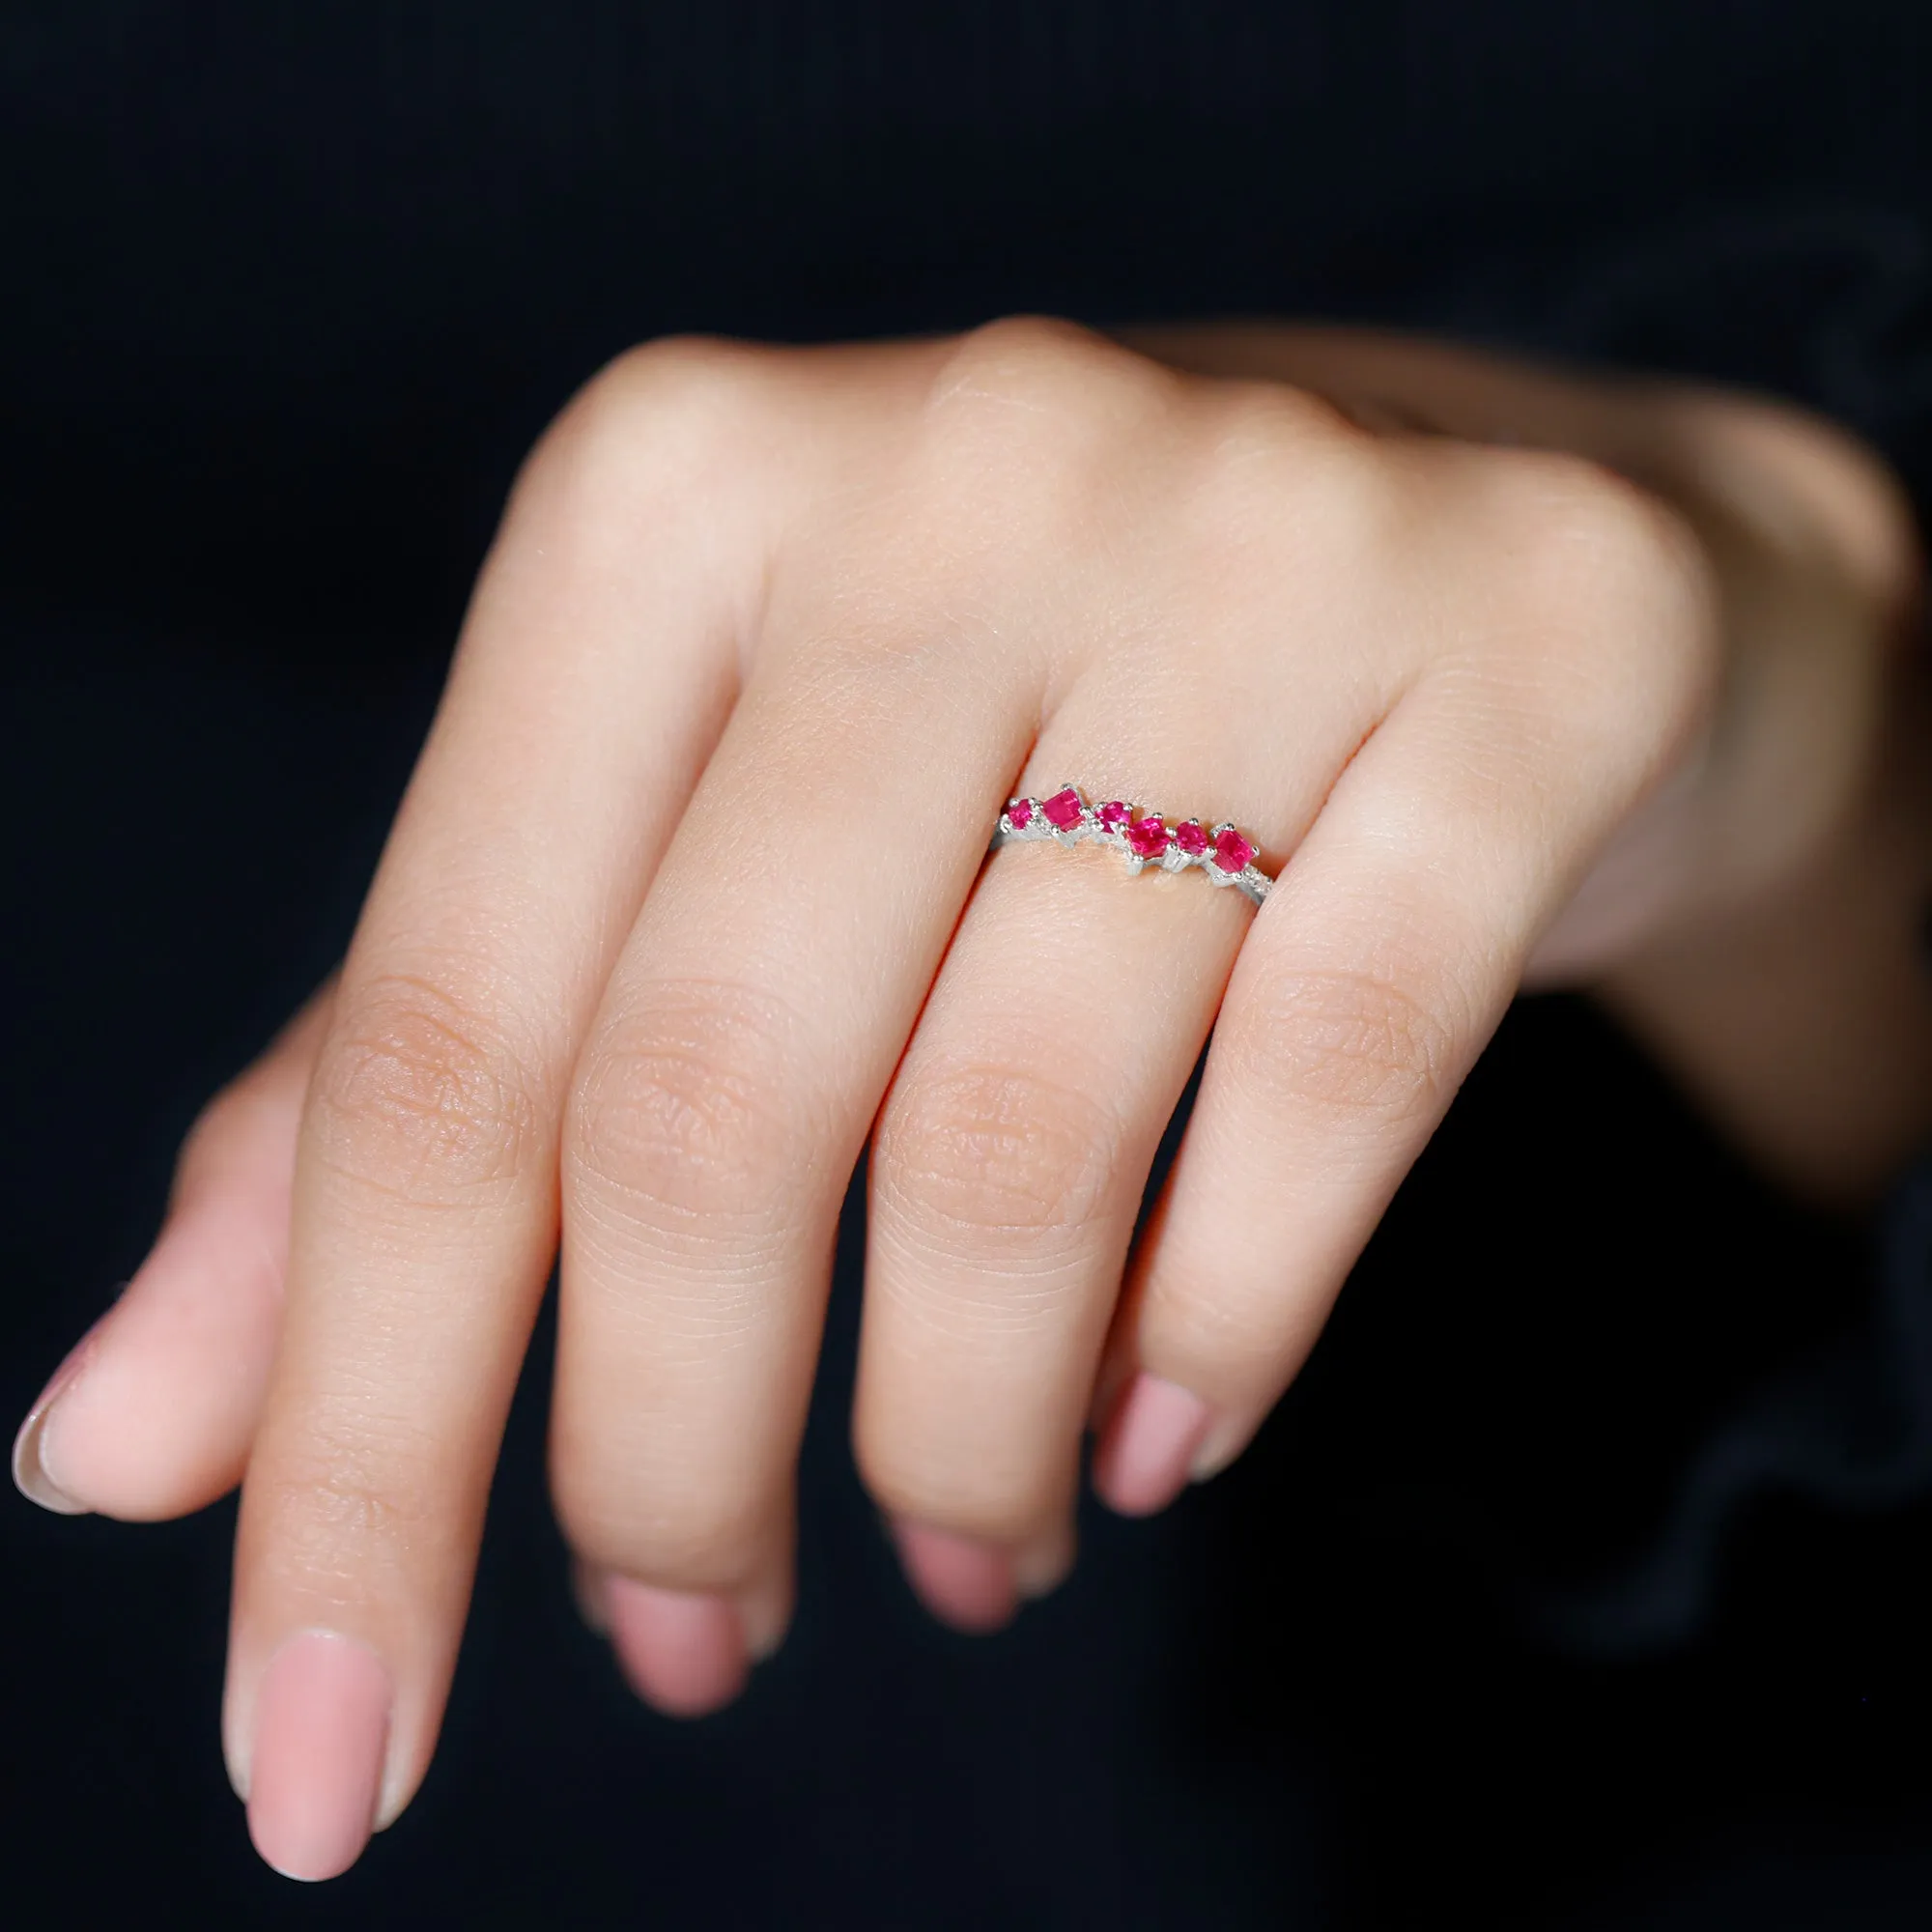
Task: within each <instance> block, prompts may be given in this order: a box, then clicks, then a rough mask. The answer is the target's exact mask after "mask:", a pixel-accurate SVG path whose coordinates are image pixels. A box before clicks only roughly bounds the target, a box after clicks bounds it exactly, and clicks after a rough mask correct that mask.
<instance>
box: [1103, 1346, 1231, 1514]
mask: <svg viewBox="0 0 1932 1932" xmlns="http://www.w3.org/2000/svg"><path fill="white" fill-rule="evenodd" d="M1209 1420H1210V1417H1209V1414H1208V1405H1207V1404H1206V1403H1205V1402H1203V1401H1202V1400H1201V1398H1200V1397H1199V1396H1198V1395H1195V1394H1193V1393H1192V1392H1190V1391H1189V1390H1187V1389H1184V1388H1182V1387H1181V1386H1180V1385H1179V1383H1178V1382H1170V1381H1164V1380H1163V1379H1162V1378H1160V1377H1159V1376H1151V1375H1149V1374H1148V1373H1147V1371H1146V1370H1142V1372H1141V1373H1140V1374H1139V1375H1137V1376H1136V1377H1135V1378H1134V1379H1133V1381H1132V1383H1131V1384H1130V1385H1129V1386H1128V1389H1127V1392H1126V1394H1125V1395H1124V1396H1123V1397H1122V1400H1121V1406H1120V1407H1119V1408H1117V1409H1116V1410H1115V1411H1114V1419H1113V1421H1112V1422H1111V1423H1109V1424H1108V1426H1107V1432H1106V1434H1105V1435H1103V1436H1102V1437H1101V1438H1100V1446H1099V1448H1098V1449H1097V1450H1096V1451H1095V1452H1094V1490H1095V1491H1096V1492H1098V1494H1099V1496H1100V1499H1101V1500H1102V1501H1103V1502H1105V1503H1106V1504H1107V1505H1108V1506H1109V1507H1110V1508H1112V1509H1116V1510H1118V1511H1119V1512H1120V1513H1121V1514H1122V1516H1152V1515H1153V1514H1154V1512H1155V1511H1156V1510H1164V1509H1165V1508H1166V1507H1167V1506H1168V1504H1169V1503H1171V1502H1172V1501H1173V1500H1174V1499H1175V1497H1176V1496H1178V1495H1179V1493H1180V1492H1181V1491H1182V1490H1183V1489H1185V1488H1186V1487H1187V1478H1188V1473H1189V1469H1190V1467H1191V1465H1192V1463H1193V1461H1194V1452H1195V1451H1196V1450H1197V1449H1198V1448H1200V1446H1201V1438H1202V1437H1203V1436H1204V1435H1207V1433H1208V1422H1209Z"/></svg>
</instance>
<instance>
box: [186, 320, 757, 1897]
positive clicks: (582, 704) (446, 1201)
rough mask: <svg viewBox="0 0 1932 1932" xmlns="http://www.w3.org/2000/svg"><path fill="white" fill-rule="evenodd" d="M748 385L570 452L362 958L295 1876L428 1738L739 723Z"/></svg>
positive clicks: (302, 1211)
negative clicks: (586, 1115) (570, 1102)
mask: <svg viewBox="0 0 1932 1932" xmlns="http://www.w3.org/2000/svg"><path fill="white" fill-rule="evenodd" d="M737 371H738V365H737V364H736V363H733V364H732V367H731V371H730V373H729V380H726V379H725V377H722V376H718V375H716V373H715V372H713V371H712V370H711V368H710V365H709V364H708V363H702V362H700V366H699V367H697V368H696V370H695V371H694V368H693V366H692V360H691V356H690V355H689V354H688V353H685V352H678V353H677V355H674V356H673V357H672V358H671V359H670V360H667V359H666V358H665V356H664V355H662V354H660V355H656V356H648V357H644V358H640V359H638V360H634V361H633V362H632V363H630V364H628V365H626V366H625V367H624V368H622V369H620V370H619V371H618V372H617V374H616V375H614V376H612V377H609V378H607V379H605V382H604V383H603V384H601V385H600V386H599V388H598V389H596V390H593V393H592V396H591V398H590V399H589V401H588V402H586V403H581V404H580V405H579V406H578V408H577V410H576V411H575V412H573V413H571V414H569V415H567V416H566V417H565V419H564V420H563V423H562V425H561V426H560V427H559V429H558V430H557V431H555V432H554V433H553V435H552V437H551V438H550V439H549V440H548V441H547V443H546V446H545V448H544V450H543V451H542V452H541V453H540V455H539V457H538V458H537V460H536V461H535V462H534V463H533V465H532V467H531V469H530V470H529V471H528V472H527V474H526V477H525V479H524V480H523V481H522V482H521V483H520V486H519V490H518V493H517V496H516V497H515V499H514V500H513V503H512V505H511V508H510V511H509V513H508V516H507V519H506V523H505V526H504V530H503V533H502V535H501V536H500V537H499V540H498V543H497V549H496V551H495V552H494V553H493V555H492V559H491V562H490V564H489V566H488V568H487V569H486V571H485V573H484V576H483V579H482V581H481V582H480V584H479V587H478V592H477V597H476V601H475V604H474V607H473V609H472V611H471V614H470V617H469V623H468V624H467V626H466V630H465V636H464V640H463V644H462V647H461V649H460V652H459V655H458V661H457V664H456V667H455V669H454V671H453V673H452V677H451V681H450V685H449V688H448V691H447V692H446V694H445V696H444V700H443V703H442V706H441V708H440V712H439V715H438V719H437V723H436V725H435V727H434V729H433V730H432V733H431V736H430V740H429V743H428V745H427V746H426V747H425V750H424V753H423V755H422V758H421V760H420V762H419V764H418V767H417V770H416V774H415V776H414V778H413V779H412V782H411V787H410V791H409V795H408V797H407V798H406V800H405V802H404V806H403V809H402V811H401V813H400V815H399V817H398V820H397V825H396V829H395V832H394V834H393V835H392V838H391V840H390V843H389V847H388V849H387V851H386V852H385V854H384V860H383V864H382V867H381V868H380V871H379V874H378V877H377V879H376V882H375V884H374V886H373V888H372V890H371V893H370V895H369V899H368V902H367V904H366V906H365V908H364V913H363V917H362V921H361V923H360V925H359V927H358V929H357V932H356V935H355V943H354V945H353V947H352V949H351V951H350V954H349V958H348V960H347V962H346V963H345V966H344V969H343V978H342V984H341V988H340V991H339V994H338V997H337V1002H336V1008H335V1011H334V1014H333V1016H332V1019H331V1023H330V1026H329V1028H328V1032H327V1037H326V1038H325V1040H324V1042H323V1045H322V1048H321V1051H320V1055H319V1057H318V1061H317V1065H316V1070H315V1077H314V1080H313V1083H312V1086H311V1091H310V1096H309V1101H308V1106H307V1110H306V1113H305V1116H304V1120H303V1124H302V1130H301V1141H300V1146H299V1150H298V1166H297V1174H296V1181H295V1190H294V1208H293V1245H292V1251H291V1257H290V1265H289V1285H288V1297H287V1310H286V1321H285V1327H284V1333H283V1340H282V1346H281V1349H280V1351H279V1353H278V1355H277V1359H276V1364H275V1371H274V1376H273V1379H272V1381H271V1385H270V1395H269V1400H268V1404H267V1407H266V1410H265V1414H264V1419H263V1425H262V1430H261V1434H260V1436H259V1438H258V1441H257V1444H256V1447H255V1451H254V1455H253V1458H252V1460H251V1462H250V1464H249V1469H248V1475H247V1480H246V1482H245V1484H244V1487H243V1495H242V1511H241V1529H240V1537H239V1542H238V1547H237V1556H236V1589H235V1605H234V1615H233V1629H232V1635H231V1643H230V1653H229V1677H228V1699H227V1706H226V1712H225V1723H224V1729H225V1737H226V1743H227V1747H228V1751H229V1754H230V1764H231V1767H232V1770H233V1774H234V1776H235V1780H236V1784H237V1787H238V1789H240V1790H241V1791H242V1792H243V1793H245V1794H246V1796H247V1799H248V1805H249V1823H250V1828H251V1831H252V1832H253V1834H254V1837H255V1842H256V1844H257V1847H258V1848H259V1849H260V1850H261V1852H262V1854H263V1856H264V1857H265V1858H266V1859H268V1861H270V1863H271V1864H273V1865H275V1866H276V1867H277V1868H278V1869H281V1870H284V1871H287V1872H291V1873H293V1874H295V1875H298V1876H304V1877H327V1876H330V1875H332V1874H333V1873H334V1872H336V1871H339V1870H341V1869H342V1868H343V1867H344V1866H345V1865H346V1864H348V1863H350V1862H352V1861H353V1860H354V1859H355V1856H356V1855H357V1853H358V1852H359V1850H360V1847H361V1844H362V1843H363V1841H364V1840H365V1839H366V1837H367V1835H368V1833H369V1831H370V1829H371V1828H372V1826H377V1825H381V1824H384V1823H386V1822H387V1821H388V1820H389V1819H391V1818H393V1817H394V1816H395V1814H396V1813H397V1812H398V1811H399V1810H400V1809H401V1807H402V1805H403V1804H405V1803H406V1802H407V1800H408V1798H409V1796H410V1795H411V1793H412V1791H413V1789H414V1787H415V1785H416V1783H417V1782H418V1780H419V1779H420V1777H421V1775H422V1772H423V1769H424V1767H425V1765H426V1763H427V1761H428V1758H429V1755H430V1752H431V1749H432V1747H433V1742H434V1737H435V1732H436V1728H437V1724H438V1721H439V1719H440V1712H441V1707H442V1703H443V1699H444V1696H445V1693H446V1690H447V1686H448V1679H449V1673H450V1670H451V1667H452V1664H453V1661H454V1657H455V1651H456V1645H457V1640H458V1636H459V1634H460V1631H461V1626H462V1622H463V1618H464V1613H465V1609H466V1606H467V1603H468V1598H469V1582H470V1577H471V1574H472V1571H473V1565H474V1559H475V1549H476V1543H477V1538H478V1535H479V1533H480V1526H481V1518H482V1511H483V1505H484V1499H485V1495H486V1492H487V1489H488V1484H489V1478H490V1473H491V1468H492V1464H493V1463H494V1460H495V1454H496V1450H497V1442H498V1439H499V1437H500V1434H501V1429H502V1422H503V1416H504V1412H505V1409H506V1407H507V1405H508V1401H509V1396H510V1392H511V1389H512V1387H513V1385H514V1382H515V1378H516V1374H517V1370H518V1366H519V1363H520V1361H521V1358H522V1354H523V1350H524V1348H525V1345H526V1339H527V1335H528V1331H529V1325H530V1322H531V1320H532V1318H533V1315H534V1311H535V1308H536V1305H537V1302H538V1299H539V1297H540V1294H541V1292H542V1287H543V1283H544V1280H545V1277H546V1275H547V1273H548V1271H549V1266H550V1262H551V1257H552V1254H553V1252H554V1239H555V1217H556V1179H555V1173H556V1168H555V1163H556V1148H557V1121H558V1117H559V1114H560V1110H561V1105H562V1095H563V1092H564V1088H565V1084H566V1079H567V1074H568V1069H569V1067H570V1065H571V1063H572V1061H573V1060H574V1058H575V1056H576V1052H577V1049H578V1045H579V1042H580V1040H581V1037H582V1031H583V1028H584V1026H585V1025H586V1024H587V1021H588V1018H589V1015H590V1012H591V1011H592V1009H593V1008H594V1005H595V1002H596V998H597V993H598V990H599V988H600V987H601V985H602V983H603V980H604V977H605V975H606V972H607V971H608V967H609V964H610V958H611V953H612V952H613V951H614V949H615V945H616V940H617V936H619V935H621V934H622V933H623V932H624V930H625V929H626V928H627V926H628V924H629V923H630V920H631V917H632V914H633V911H634V908H635V905H636V903H637V899H638V897H639V894H640V893H641V891H642V889H643V886H644V884H645V882H646V881H647V880H648V878H649V875H650V871H651V867H652V865H653V863H654V858H655V854H656V852H657V851H658V850H659V849H660V848H661V846H662V844H663V842H664V840H665V839H666V838H668V834H669V831H670V828H671V826H672V824H673V823H674V822H675V818H676V814H677V812H678V810H679V809H680V808H681V806H682V803H683V800H684V797H685V796H686V794H687V792H688V789H689V786H690V784H691V782H692V781H693V778H694V775H695V774H696V771H697V770H698V768H699V767H700V764H701V762H702V759H703V757H704V755H705V753H706V751H707V750H708V748H709V745H710V743H711V742H712V740H713V738H714V736H715V733H716V731H717V729H718V728H719V724H720V721H721V719H722V717H723V715H724V713H725V709H726V707H727V706H728V704H729V701H730V697H731V691H732V681H733V677H734V667H735V662H736V658H735V650H736V645H737V637H736V635H735V629H736V624H737V618H738V607H737V599H738V597H739V595H740V591H741V586H742V585H743V584H745V583H747V582H753V583H755V582H756V581H757V578H758V567H757V559H756V546H757V544H758V542H759V541H761V535H760V532H761V528H762V526H761V522H760V518H759V515H758V514H757V510H756V506H755V505H750V506H747V505H745V504H743V503H742V502H741V501H739V500H736V499H733V498H731V497H728V495H727V493H726V490H725V485H724V483H723V481H722V480H721V479H722V477H723V476H725V475H727V474H729V475H739V474H762V473H763V471H762V470H759V469H755V468H754V467H753V466H751V465H748V464H740V463H738V462H737V461H736V457H737V454H738V452H734V451H732V450H731V449H730V448H729V446H728V445H729V442H730V438H731V435H732V434H733V430H732V424H733V423H735V422H737V421H738V420H739V419H740V418H739V417H738V416H737V415H735V414H734V413H733V411H734V409H735V407H736V406H737V405H738V404H739V403H740V402H741V400H742V394H741V391H740V389H739V388H738V386H737ZM740 512H742V514H740ZM330 1713H338V1714H347V1715H343V1716H340V1717H332V1716H330V1715H329V1714H330ZM352 1718H353V1721H351V1719H352Z"/></svg>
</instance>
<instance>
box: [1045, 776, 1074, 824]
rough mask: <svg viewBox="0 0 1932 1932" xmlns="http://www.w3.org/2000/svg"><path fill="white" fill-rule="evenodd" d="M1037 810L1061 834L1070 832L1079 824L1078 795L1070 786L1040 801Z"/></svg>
mask: <svg viewBox="0 0 1932 1932" xmlns="http://www.w3.org/2000/svg"><path fill="white" fill-rule="evenodd" d="M1039 809H1040V810H1042V811H1043V812H1045V813H1046V815H1047V818H1048V819H1049V820H1050V821H1051V822H1052V823H1053V824H1055V825H1057V826H1059V827H1060V829H1061V831H1063V832H1071V831H1072V830H1073V828H1074V827H1075V826H1076V825H1078V824H1079V823H1080V794H1079V793H1078V792H1077V791H1075V790H1074V789H1073V787H1072V786H1071V785H1067V786H1065V788H1064V789H1063V790H1060V791H1057V792H1055V793H1054V794H1053V796H1052V797H1051V798H1044V799H1041V800H1040V803H1039Z"/></svg>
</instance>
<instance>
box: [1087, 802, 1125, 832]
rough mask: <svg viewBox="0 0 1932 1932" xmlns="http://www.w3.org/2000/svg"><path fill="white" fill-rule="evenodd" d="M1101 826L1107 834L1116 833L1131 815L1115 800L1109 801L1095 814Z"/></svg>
mask: <svg viewBox="0 0 1932 1932" xmlns="http://www.w3.org/2000/svg"><path fill="white" fill-rule="evenodd" d="M1095 816H1096V817H1097V818H1098V819H1099V821H1100V823H1101V825H1102V826H1103V827H1105V829H1106V830H1107V831H1109V832H1118V831H1119V830H1120V829H1121V827H1122V826H1123V825H1124V824H1125V823H1126V822H1127V820H1128V819H1130V818H1131V817H1132V816H1133V813H1132V812H1131V811H1129V810H1127V808H1126V807H1125V806H1124V805H1122V803H1121V801H1120V800H1119V799H1117V798H1113V799H1109V800H1108V801H1107V803H1106V804H1105V805H1103V806H1102V807H1101V808H1100V810H1099V811H1098V812H1097V813H1096V814H1095Z"/></svg>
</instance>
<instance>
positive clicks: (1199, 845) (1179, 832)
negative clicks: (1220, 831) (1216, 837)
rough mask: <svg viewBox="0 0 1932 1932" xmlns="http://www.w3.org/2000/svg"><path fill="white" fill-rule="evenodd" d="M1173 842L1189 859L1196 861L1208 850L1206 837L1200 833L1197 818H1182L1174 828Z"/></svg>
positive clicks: (1199, 823)
mask: <svg viewBox="0 0 1932 1932" xmlns="http://www.w3.org/2000/svg"><path fill="white" fill-rule="evenodd" d="M1174 842H1175V843H1176V844H1177V845H1179V847H1180V849H1181V850H1182V851H1183V852H1185V853H1186V854H1187V856H1188V857H1189V858H1190V859H1198V858H1200V856H1201V855H1202V853H1204V852H1205V851H1207V849H1208V835H1207V833H1205V832H1203V831H1202V829H1201V821H1200V820H1199V819H1198V818H1183V819H1182V820H1181V821H1180V823H1179V825H1177V826H1176V827H1175V828H1174Z"/></svg>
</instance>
